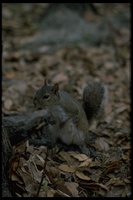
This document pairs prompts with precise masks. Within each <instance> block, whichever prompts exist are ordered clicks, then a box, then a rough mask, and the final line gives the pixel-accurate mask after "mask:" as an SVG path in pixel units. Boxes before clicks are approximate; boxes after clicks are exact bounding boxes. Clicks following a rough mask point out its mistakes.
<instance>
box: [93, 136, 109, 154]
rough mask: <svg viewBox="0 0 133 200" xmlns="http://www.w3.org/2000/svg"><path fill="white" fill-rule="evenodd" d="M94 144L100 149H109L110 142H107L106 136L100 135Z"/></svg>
mask: <svg viewBox="0 0 133 200" xmlns="http://www.w3.org/2000/svg"><path fill="white" fill-rule="evenodd" d="M94 146H95V147H96V149H98V150H99V151H101V150H104V151H108V150H109V148H110V147H109V144H108V143H107V140H106V139H105V138H104V137H98V138H97V139H96V140H95V144H94Z"/></svg>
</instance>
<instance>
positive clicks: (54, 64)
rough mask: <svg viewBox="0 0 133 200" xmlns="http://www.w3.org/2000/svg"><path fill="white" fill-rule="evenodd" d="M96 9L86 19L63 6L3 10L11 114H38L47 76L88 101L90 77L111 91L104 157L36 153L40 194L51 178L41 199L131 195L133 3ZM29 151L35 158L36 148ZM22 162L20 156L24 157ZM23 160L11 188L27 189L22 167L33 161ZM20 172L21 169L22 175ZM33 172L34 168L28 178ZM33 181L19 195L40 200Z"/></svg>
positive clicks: (5, 93) (101, 129)
mask: <svg viewBox="0 0 133 200" xmlns="http://www.w3.org/2000/svg"><path fill="white" fill-rule="evenodd" d="M94 5H95V7H96V9H97V10H98V14H96V13H95V12H93V10H91V8H89V10H87V11H85V12H83V13H82V14H81V13H78V12H76V11H75V10H72V9H69V8H66V7H63V6H62V7H60V6H59V7H57V8H56V9H55V10H54V11H52V14H51V13H50V11H49V13H47V15H45V12H46V9H47V8H48V6H49V4H46V3H36V4H34V3H33V4H30V3H27V4H25V3H21V4H16V3H15V4H14V3H10V4H9V3H3V5H2V28H3V30H2V31H3V32H2V44H3V46H2V48H3V52H2V114H3V116H5V115H12V114H18V115H19V114H25V113H29V112H33V111H35V107H34V105H33V103H32V102H33V97H34V94H35V91H36V90H37V89H38V88H39V87H41V86H42V84H43V82H44V79H45V78H46V77H47V78H48V79H49V81H50V82H52V83H59V85H60V88H61V89H64V90H66V91H67V92H69V93H70V94H72V95H73V96H74V97H75V98H77V99H78V100H79V101H80V102H81V103H82V92H83V88H84V86H85V84H86V83H87V81H88V80H90V79H93V80H98V81H101V82H103V83H104V84H105V85H106V86H107V89H108V101H107V106H106V110H107V111H106V116H105V119H104V121H103V122H102V124H101V125H100V126H97V129H95V134H96V135H97V139H96V140H95V142H94V144H93V147H94V149H95V150H96V151H97V152H99V154H97V157H96V158H93V157H92V158H89V157H86V156H85V155H83V154H80V153H75V152H72V151H70V152H65V151H63V150H59V149H58V148H55V149H54V153H53V152H52V153H51V152H49V155H47V150H46V147H43V148H42V147H41V149H40V148H39V147H38V149H36V154H34V156H35V157H37V158H38V159H39V161H38V163H41V162H42V163H43V162H44V163H45V164H44V166H43V165H42V163H41V164H38V166H40V168H38V169H37V171H36V173H35V174H37V173H38V176H39V177H40V179H38V178H35V183H34V184H35V186H34V187H35V188H36V189H35V188H34V191H36V193H37V191H38V187H39V186H40V187H41V186H42V185H41V184H42V183H40V185H39V186H38V185H36V182H37V181H38V182H41V178H42V171H43V173H44V174H46V176H45V177H43V178H44V179H43V181H42V182H43V187H44V190H43V192H40V196H41V195H42V196H59V195H60V196H79V197H80V196H83V197H84V196H85V197H90V196H96V197H97V196H98V197H99V196H104V197H127V196H130V195H131V187H130V184H131V174H130V155H131V136H130V132H131V127H130V125H131V124H130V112H131V92H130V85H131V77H130V76H131V75H130V74H131V73H130V5H129V4H126V3H115V4H114V3H108V4H103V3H101V4H99V3H96V4H94ZM26 144H27V143H26ZM27 146H28V144H27ZM27 148H28V152H29V154H30V155H29V157H28V158H30V159H31V157H32V156H33V155H32V154H31V149H30V148H31V147H29V146H28V147H27ZM32 148H33V147H32ZM20 149H23V148H22V146H21V148H20ZM32 150H33V149H32ZM34 151H35V149H34ZM42 151H44V152H43V153H44V154H45V156H44V157H43V156H42V155H41V154H42ZM21 153H22V152H21ZM14 156H15V152H14ZM41 156H42V157H41ZM22 157H23V156H22V154H20V157H19V159H20V158H21V160H22ZM35 157H34V158H35ZM23 159H24V158H23ZM30 159H29V160H30ZM32 159H33V157H32ZM29 160H28V162H29ZM33 160H34V159H33ZM42 160H43V161H42ZM51 160H52V161H51ZM15 161H16V160H15ZM16 162H18V163H19V164H17V168H16V165H15V164H14V163H13V161H12V162H11V167H10V170H9V172H10V176H9V177H10V179H11V181H12V182H11V183H10V184H15V183H16V182H17V184H18V185H19V184H20V182H21V181H20V176H21V178H22V177H24V175H23V174H22V171H23V170H22V167H23V166H22V165H21V164H22V163H25V165H28V164H27V163H26V162H27V160H26V159H24V160H23V162H21V164H20V160H19V161H16ZM16 162H15V163H16ZM33 163H34V165H35V166H36V165H37V163H35V161H34V162H33ZM33 163H30V165H31V164H33ZM14 165H15V167H13V166H14ZM14 169H15V170H16V171H17V170H18V169H19V170H18V171H19V172H17V175H16V174H15V173H16V172H14ZM32 169H33V168H32ZM40 169H43V170H42V171H40ZM46 169H47V170H46ZM21 170H22V171H21ZM28 170H29V169H28ZM20 171H21V173H20ZM31 171H32V170H31V168H30V170H29V171H28V173H29V174H30V175H29V174H28V175H27V176H28V177H30V176H31ZM46 171H47V173H46ZM34 172H35V171H34ZM40 172H41V173H40ZM32 174H34V173H33V171H32ZM35 174H34V176H35ZM51 174H52V175H51ZM14 177H15V178H14ZM16 177H17V178H16ZM35 177H36V176H35ZM27 180H30V178H29V179H28V178H27ZM27 180H25V179H23V182H24V184H22V183H21V184H22V185H23V189H22V191H23V192H22V191H21V192H20V190H17V192H14V193H17V195H18V196H19V195H20V196H21V195H22V196H26V195H27V196H28V195H29V196H30V195H31V196H32V195H33V196H34V195H35V194H33V186H32V187H30V186H29V182H28V181H27ZM57 180H58V181H57ZM57 182H58V184H57ZM21 184H20V185H21ZM20 185H19V187H20ZM22 185H21V188H22ZM55 186H56V187H55ZM61 186H62V187H61ZM16 187H17V186H16ZM13 188H14V187H13ZM24 188H25V189H24ZM27 188H28V189H27ZM29 188H30V189H29ZM31 188H32V189H31ZM14 190H15V189H14ZM38 195H39V194H38Z"/></svg>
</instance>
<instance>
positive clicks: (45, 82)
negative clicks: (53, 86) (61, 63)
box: [44, 78, 49, 86]
mask: <svg viewBox="0 0 133 200" xmlns="http://www.w3.org/2000/svg"><path fill="white" fill-rule="evenodd" d="M45 85H49V83H48V78H46V79H45V81H44V86H45Z"/></svg>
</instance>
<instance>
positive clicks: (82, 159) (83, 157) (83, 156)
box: [69, 151, 88, 161]
mask: <svg viewBox="0 0 133 200" xmlns="http://www.w3.org/2000/svg"><path fill="white" fill-rule="evenodd" d="M69 153H70V155H71V156H73V157H74V158H76V159H78V160H79V161H84V160H87V159H88V156H86V155H85V154H81V153H80V154H79V153H76V152H72V151H71V152H69Z"/></svg>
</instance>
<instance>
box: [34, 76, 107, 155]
mask: <svg viewBox="0 0 133 200" xmlns="http://www.w3.org/2000/svg"><path fill="white" fill-rule="evenodd" d="M106 90H107V89H106V87H105V85H103V84H102V83H99V82H96V81H89V82H88V84H87V86H86V87H85V89H84V92H83V106H82V105H81V104H80V103H79V102H78V101H77V100H76V99H75V98H73V97H72V96H71V95H70V94H68V93H67V92H65V91H63V90H60V89H59V85H58V84H57V83H56V84H54V85H52V84H49V83H48V80H47V79H46V80H45V82H44V85H43V87H42V88H40V89H39V90H37V91H36V94H35V97H34V100H33V103H34V105H35V106H36V107H37V108H38V109H45V111H46V112H45V119H46V121H47V126H48V127H47V128H48V132H49V134H50V138H51V139H50V140H51V141H50V142H51V143H52V144H55V143H56V141H57V139H58V138H59V139H60V140H61V141H62V142H63V143H65V144H67V145H71V144H75V145H77V146H78V147H79V148H80V149H81V151H82V152H83V153H86V154H87V152H88V149H87V144H88V143H89V141H88V134H89V127H90V123H91V121H92V120H93V119H96V118H97V117H98V116H100V113H102V111H103V110H104V106H105V105H104V104H105V99H106V93H107V91H106Z"/></svg>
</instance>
